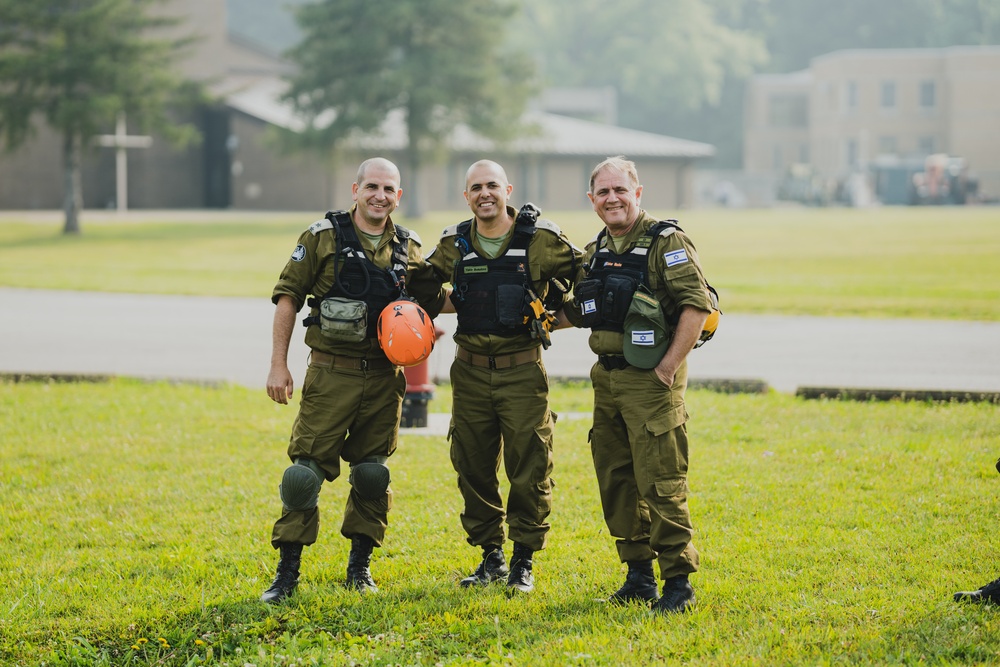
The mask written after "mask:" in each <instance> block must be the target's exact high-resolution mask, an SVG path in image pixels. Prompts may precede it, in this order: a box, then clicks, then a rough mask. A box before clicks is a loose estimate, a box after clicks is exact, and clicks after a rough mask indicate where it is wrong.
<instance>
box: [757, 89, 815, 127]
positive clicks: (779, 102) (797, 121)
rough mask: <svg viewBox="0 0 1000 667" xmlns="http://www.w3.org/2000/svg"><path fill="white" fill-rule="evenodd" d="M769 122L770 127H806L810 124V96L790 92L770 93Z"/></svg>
mask: <svg viewBox="0 0 1000 667" xmlns="http://www.w3.org/2000/svg"><path fill="white" fill-rule="evenodd" d="M767 124H768V125H769V126H770V127H806V126H807V125H808V124H809V98H808V97H807V96H806V95H795V94H789V93H775V94H773V95H770V96H769V97H768V105H767Z"/></svg>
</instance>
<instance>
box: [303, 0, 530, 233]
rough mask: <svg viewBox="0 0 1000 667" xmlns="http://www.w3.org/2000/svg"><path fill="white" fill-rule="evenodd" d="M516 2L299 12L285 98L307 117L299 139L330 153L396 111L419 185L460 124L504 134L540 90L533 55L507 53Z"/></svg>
mask: <svg viewBox="0 0 1000 667" xmlns="http://www.w3.org/2000/svg"><path fill="white" fill-rule="evenodd" d="M515 10H516V7H515V6H514V5H513V4H511V3H510V2H508V1H506V0H463V1H462V2H455V1H454V0H323V1H322V2H320V3H318V4H314V5H304V6H302V7H301V8H300V9H299V10H298V13H297V19H298V21H299V24H300V25H301V27H302V30H303V32H304V36H303V39H302V41H301V42H300V43H299V44H298V45H297V46H296V47H294V48H293V49H291V50H290V51H289V52H288V56H289V58H290V59H291V60H292V61H293V62H295V63H296V64H297V65H298V67H299V71H298V74H297V75H296V76H294V77H293V78H292V79H291V81H290V84H291V85H290V88H289V91H288V93H287V95H286V98H287V99H288V100H289V101H290V102H292V103H293V104H294V105H295V106H296V108H297V109H298V110H299V111H300V112H301V113H302V114H303V115H304V116H305V117H306V118H307V119H308V123H309V128H308V130H306V131H305V132H303V133H301V134H300V135H299V138H298V141H299V143H300V144H301V145H307V146H312V147H314V148H317V149H320V150H323V151H327V152H328V153H332V152H333V151H335V150H336V148H337V147H338V146H339V145H340V144H341V142H342V141H343V140H344V139H346V138H347V137H349V136H350V135H351V133H352V132H359V131H360V132H368V131H371V130H373V129H374V128H376V127H377V126H378V125H379V124H380V123H382V122H383V121H384V120H385V119H386V117H387V116H388V115H389V114H390V113H393V112H394V111H402V113H403V114H404V116H405V125H406V130H407V134H406V141H407V145H406V155H407V158H406V159H407V163H408V165H407V166H408V167H409V169H410V174H411V175H410V177H409V180H410V182H411V186H410V187H409V188H408V189H407V192H408V195H407V197H406V198H405V199H404V203H406V205H407V212H408V213H410V214H411V215H419V214H420V212H421V207H420V202H419V199H418V197H417V194H418V193H419V188H418V187H416V186H415V180H416V178H417V175H418V174H419V168H420V165H421V163H422V162H423V161H424V160H425V159H428V158H429V157H431V156H433V155H434V153H435V151H436V150H438V149H439V148H440V147H441V144H442V142H443V139H444V138H445V137H446V136H447V134H448V133H449V132H450V131H451V130H453V129H454V127H455V126H456V125H457V124H459V123H465V124H467V125H468V126H469V127H471V128H472V129H473V130H475V131H477V132H479V133H480V134H482V135H484V136H487V137H490V138H493V139H495V140H497V141H501V142H502V141H505V140H507V139H510V138H511V137H512V136H514V135H515V134H516V133H517V132H518V131H519V130H523V129H524V128H523V127H521V126H520V118H521V115H522V113H523V111H524V108H525V105H526V104H527V100H528V97H529V96H530V95H531V94H532V92H533V88H532V86H531V83H530V82H531V78H532V67H531V63H530V59H529V58H528V57H527V56H525V55H522V54H520V53H510V52H504V51H503V50H502V47H503V31H504V28H505V25H506V24H507V22H508V20H509V19H510V18H511V17H512V15H513V14H514V12H515Z"/></svg>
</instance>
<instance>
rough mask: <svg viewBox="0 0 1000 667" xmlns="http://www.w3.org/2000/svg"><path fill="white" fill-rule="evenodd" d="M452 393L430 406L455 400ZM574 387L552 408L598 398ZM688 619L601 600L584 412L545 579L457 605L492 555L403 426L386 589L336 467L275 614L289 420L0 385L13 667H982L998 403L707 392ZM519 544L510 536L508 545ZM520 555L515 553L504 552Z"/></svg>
mask: <svg viewBox="0 0 1000 667" xmlns="http://www.w3.org/2000/svg"><path fill="white" fill-rule="evenodd" d="M448 399H449V397H448V387H440V388H438V393H437V396H436V397H435V400H434V401H433V402H432V410H436V409H438V408H439V407H441V406H445V405H447V404H448V403H449V400H448ZM589 402H590V390H589V388H588V387H586V386H585V385H582V384H580V385H572V386H558V387H556V388H554V391H553V396H552V404H553V407H554V408H555V409H556V410H557V411H561V412H563V413H565V414H567V415H568V414H570V413H574V412H579V411H585V410H587V409H588V406H589ZM688 404H689V410H690V412H691V413H692V422H691V423H690V433H691V438H692V463H691V474H690V484H691V496H690V507H691V512H692V515H693V519H694V523H695V527H696V535H695V543H696V545H697V547H698V548H699V550H700V551H701V554H702V563H701V571H700V572H699V573H698V574H697V575H695V576H694V577H693V582H694V585H695V586H696V589H697V594H698V599H699V601H698V605H697V608H696V610H695V611H694V613H691V614H688V615H684V616H674V617H668V618H665V617H659V616H653V615H651V614H650V613H649V612H648V611H646V610H645V609H644V608H643V607H641V606H639V605H636V606H631V607H624V608H621V607H614V606H609V605H607V604H605V603H603V602H602V601H601V598H602V597H604V596H607V595H608V594H610V593H611V592H612V591H613V590H614V589H615V588H616V587H617V586H618V585H619V584H620V583H621V581H622V579H623V574H624V570H623V567H622V566H621V565H620V564H619V563H618V562H617V558H616V555H615V551H614V546H613V540H612V538H610V537H609V536H608V534H607V530H606V528H605V527H604V524H603V520H602V517H601V511H600V503H599V500H598V496H597V489H596V483H595V480H594V473H593V470H592V464H591V462H590V455H589V448H588V445H587V431H588V428H589V421H588V420H587V419H582V418H577V419H568V418H566V419H563V420H560V422H559V425H558V431H557V436H556V444H555V456H556V467H555V473H554V479H555V481H556V486H555V491H554V510H553V514H552V516H551V521H552V530H551V532H550V543H549V546H548V548H546V549H545V550H544V551H543V552H541V553H539V554H538V555H537V558H536V576H537V589H536V591H535V592H534V593H532V594H531V595H529V596H520V597H515V598H509V597H508V596H507V595H506V594H505V592H504V588H503V586H494V587H491V588H489V589H488V590H472V591H469V590H464V589H460V588H459V587H458V580H459V579H460V578H461V577H462V576H464V575H465V574H467V573H468V572H469V571H470V570H471V568H473V567H474V566H475V565H476V562H477V559H478V550H476V549H474V548H472V547H470V546H468V545H467V544H466V543H465V541H464V534H463V532H462V530H461V526H460V520H459V514H460V512H461V499H460V495H459V493H458V490H457V488H456V484H455V476H454V472H453V471H452V469H451V465H450V462H449V458H448V445H447V443H446V441H445V439H444V438H441V437H427V436H419V437H418V436H415V435H413V434H403V435H402V436H401V438H400V443H399V450H398V452H397V454H396V455H395V456H393V458H392V460H391V467H392V477H393V482H392V486H393V490H394V507H393V510H392V512H391V513H390V527H389V531H388V536H387V539H386V543H385V546H384V548H383V549H380V550H377V551H376V555H375V557H374V561H373V566H372V567H373V573H374V576H375V578H376V580H377V582H378V584H379V586H380V589H381V591H380V593H379V594H377V595H375V596H370V597H364V598H362V597H360V596H359V595H357V594H356V593H353V592H351V591H348V590H345V589H344V588H343V586H342V580H343V576H344V568H345V563H346V556H347V551H348V549H349V543H348V541H347V540H344V539H343V538H341V537H340V536H339V534H338V529H339V521H340V516H341V512H342V507H343V503H344V500H345V497H346V491H347V485H346V481H345V479H344V478H341V479H338V480H336V481H335V482H333V483H330V484H326V485H324V488H323V492H322V494H321V511H322V515H323V524H322V528H321V536H320V541H319V542H318V543H317V544H316V545H315V546H313V547H310V548H309V549H307V550H306V552H305V556H304V568H303V578H302V583H301V586H300V589H299V591H298V593H297V594H296V596H295V597H294V598H293V599H292V600H291V601H290V602H288V603H285V604H283V605H280V606H278V607H274V608H271V607H267V606H265V605H263V604H261V603H259V602H258V596H259V595H260V593H261V591H262V590H263V589H264V588H266V586H267V585H268V583H269V580H270V578H271V576H272V574H273V568H274V564H275V553H274V552H273V551H272V549H271V548H270V545H269V543H268V539H269V532H270V526H271V524H272V522H273V521H274V519H275V518H276V516H277V513H278V512H279V500H278V496H277V484H278V481H279V479H280V476H281V471H282V470H283V469H284V467H285V465H286V461H285V460H284V456H283V452H284V446H285V443H286V442H287V436H288V432H289V427H290V425H291V420H292V418H293V416H294V406H284V407H280V406H276V405H274V404H271V403H270V402H269V401H268V400H267V399H266V397H264V396H263V393H262V392H260V391H256V390H250V389H244V388H240V387H218V388H211V387H203V386H183V385H169V384H144V383H140V382H138V381H130V380H121V379H120V380H115V381H111V382H108V383H97V384H86V383H83V384H41V383H22V384H13V383H7V384H0V441H2V442H3V443H4V444H3V448H2V450H0V507H2V512H0V544H2V545H3V548H2V549H0V590H3V591H4V596H3V601H2V602H0V664H4V665H136V664H138V665H201V664H209V665H232V666H234V667H237V666H238V667H244V666H245V665H288V666H291V665H353V664H363V665H390V664H391V665H397V664H398V665H486V664H489V665H623V664H626V665H633V664H634V665H648V664H692V665H784V664H807V665H825V664H845V665H856V664H869V665H884V664H989V663H994V662H996V661H1000V616H998V615H997V612H996V611H995V610H994V609H990V608H984V607H980V606H975V605H959V604H955V603H954V602H952V600H951V595H952V593H953V592H954V591H956V590H961V589H964V588H975V587H978V586H980V585H982V584H984V583H986V582H987V581H989V580H990V579H992V578H994V577H995V576H998V575H1000V559H998V558H997V554H998V553H1000V538H998V534H997V531H996V509H997V508H996V489H997V483H998V475H997V473H996V471H995V470H994V469H993V461H994V458H995V457H996V456H997V454H998V452H997V442H998V441H1000V420H998V418H997V417H998V415H997V407H996V406H994V405H990V404H985V403H981V404H974V403H965V404H958V403H953V404H931V403H901V402H890V403H855V402H847V401H806V400H803V399H799V398H795V397H792V396H788V395H783V394H779V393H773V392H772V393H770V394H758V395H722V394H716V393H711V392H706V391H693V392H690V394H689V396H688ZM508 549H509V545H508ZM508 555H509V551H508Z"/></svg>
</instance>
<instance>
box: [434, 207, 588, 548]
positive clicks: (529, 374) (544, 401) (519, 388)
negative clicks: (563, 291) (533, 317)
mask: <svg viewBox="0 0 1000 667" xmlns="http://www.w3.org/2000/svg"><path fill="white" fill-rule="evenodd" d="M507 212H508V213H509V214H510V216H511V217H514V216H515V215H516V211H515V210H514V209H513V208H511V207H509V206H508V207H507ZM537 227H538V229H537V230H536V232H535V234H534V235H533V236H532V238H531V241H530V244H529V245H528V271H529V273H530V277H531V283H532V285H533V287H534V290H535V293H536V294H537V295H538V296H539V297H541V298H543V299H544V298H545V295H546V294H547V289H548V280H549V279H550V278H557V279H560V280H563V281H566V282H569V281H570V280H572V278H573V275H574V273H575V271H576V268H577V267H578V266H579V260H580V255H581V252H580V250H579V249H577V248H575V247H574V246H573V244H572V243H571V242H570V241H569V240H568V239H567V238H566V237H565V236H564V235H563V234H562V232H561V231H559V229H558V227H556V226H555V225H553V224H552V223H551V222H548V221H544V220H539V221H538V223H537ZM456 228H457V226H455V227H449V228H448V229H446V230H445V231H444V232H443V233H442V235H441V239H440V241H439V242H438V245H437V247H436V248H435V249H434V250H433V251H431V253H430V254H429V255H428V257H427V260H428V262H430V264H431V265H432V266H433V267H434V270H435V272H436V273H437V275H438V277H439V278H440V279H441V280H442V281H444V282H451V279H452V271H453V268H454V266H455V263H456V262H457V261H458V260H459V258H460V257H461V252H460V251H459V249H458V247H456V245H455V241H456V234H457V229H456ZM475 229H476V223H475V221H473V223H472V234H471V236H472V243H473V248H474V250H475V251H476V252H477V253H479V254H480V255H484V254H485V253H484V252H483V249H482V247H480V245H479V243H478V241H477V240H476V234H475ZM512 232H513V230H512ZM512 232H511V233H508V235H507V237H506V239H505V240H504V242H503V245H502V247H501V250H500V254H503V253H504V252H506V251H507V249H508V247H509V245H510V242H511V238H512V236H513V233H512ZM497 256H498V257H499V254H498V255H497ZM455 342H456V344H457V345H458V347H457V349H456V358H455V361H454V362H453V363H452V366H451V384H452V394H453V398H452V418H451V425H450V428H449V434H448V437H449V439H450V441H451V461H452V465H453V466H454V467H455V471H456V472H457V473H458V486H459V489H460V490H461V493H462V497H463V499H464V501H465V508H464V510H463V512H462V517H461V519H462V527H463V528H464V529H465V531H466V533H467V534H468V542H469V544H471V545H473V546H486V545H501V544H503V541H504V529H503V522H504V518H505V514H504V506H503V499H502V498H501V497H500V488H499V481H498V477H497V473H498V472H499V470H500V463H501V459H502V461H503V465H504V471H505V472H506V474H507V479H508V481H509V483H510V492H509V494H508V497H507V511H506V520H507V525H508V534H509V537H510V539H511V540H513V541H514V542H516V543H519V544H523V545H525V546H526V547H528V548H529V549H531V550H532V551H539V550H541V549H543V548H544V547H545V539H546V534H547V533H548V530H549V523H548V522H547V518H548V516H549V513H550V511H551V509H552V481H551V474H552V442H553V425H554V423H555V418H556V415H555V414H554V413H552V412H551V411H550V410H549V402H548V392H549V382H548V376H547V375H546V373H545V366H544V365H543V363H542V358H541V343H540V341H539V340H537V339H535V338H532V337H531V335H530V334H529V333H523V334H518V335H515V336H499V335H493V334H456V335H455ZM491 366H493V367H492V368H491Z"/></svg>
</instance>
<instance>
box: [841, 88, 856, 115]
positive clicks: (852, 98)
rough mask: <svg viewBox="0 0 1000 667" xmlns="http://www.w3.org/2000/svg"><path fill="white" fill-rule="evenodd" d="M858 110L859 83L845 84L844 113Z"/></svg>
mask: <svg viewBox="0 0 1000 667" xmlns="http://www.w3.org/2000/svg"><path fill="white" fill-rule="evenodd" d="M857 109H858V82H857V81H848V82H847V83H846V84H844V111H848V112H853V111H857Z"/></svg>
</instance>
